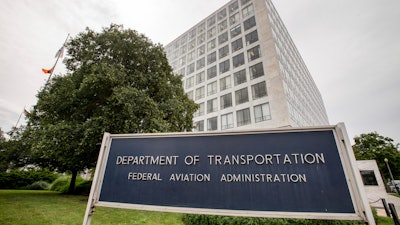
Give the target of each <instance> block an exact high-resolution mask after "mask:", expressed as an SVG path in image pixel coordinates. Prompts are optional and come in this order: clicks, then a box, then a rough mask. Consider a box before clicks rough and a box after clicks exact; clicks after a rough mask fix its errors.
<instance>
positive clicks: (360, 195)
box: [83, 123, 375, 225]
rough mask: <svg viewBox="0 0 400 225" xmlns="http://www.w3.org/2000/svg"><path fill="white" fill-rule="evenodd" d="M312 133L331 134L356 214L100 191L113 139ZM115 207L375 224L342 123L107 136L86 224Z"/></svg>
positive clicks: (84, 222)
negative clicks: (185, 202) (98, 211)
mask: <svg viewBox="0 0 400 225" xmlns="http://www.w3.org/2000/svg"><path fill="white" fill-rule="evenodd" d="M311 131H332V132H333V136H334V139H335V142H336V146H337V150H338V154H339V157H340V160H341V165H342V167H343V170H344V175H345V179H346V182H347V186H348V190H349V193H350V196H351V201H352V204H353V207H354V211H355V212H354V213H320V212H279V211H251V210H231V209H212V208H189V207H172V206H157V205H142V204H130V203H122V202H107V201H101V200H100V194H101V188H102V185H103V181H104V175H105V172H106V164H107V161H108V158H109V153H110V148H111V142H112V140H113V139H126V138H159V137H190V136H218V135H243V134H259V133H271V134H272V133H290V132H296V133H297V132H311ZM96 206H100V207H113V208H124V209H136V210H148V211H161V212H178V213H189V214H209V215H225V216H245V217H265V218H299V219H300V218H301V219H327V220H333V219H336V220H361V221H364V222H366V223H367V224H371V225H375V221H374V219H373V215H372V211H371V208H370V207H369V205H368V201H367V197H366V194H365V190H364V186H363V183H362V179H361V175H360V173H359V171H358V168H357V166H356V160H355V157H354V153H353V150H352V148H351V144H350V141H349V138H348V135H347V131H346V129H345V126H344V124H343V123H339V124H337V125H335V126H319V127H307V128H283V129H281V128H278V129H262V130H261V129H259V130H245V131H243V130H242V131H229V132H185V133H155V134H109V133H105V134H104V136H103V141H102V144H101V148H100V153H99V158H98V161H97V165H96V170H95V174H94V178H93V183H92V187H91V191H90V195H89V199H88V203H87V207H86V211H85V216H84V220H83V225H89V224H90V222H91V219H92V215H93V212H94V208H95V207H96Z"/></svg>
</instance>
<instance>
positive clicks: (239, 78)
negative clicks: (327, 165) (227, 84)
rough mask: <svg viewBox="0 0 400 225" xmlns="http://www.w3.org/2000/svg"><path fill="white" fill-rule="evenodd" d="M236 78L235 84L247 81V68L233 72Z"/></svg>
mask: <svg viewBox="0 0 400 225" xmlns="http://www.w3.org/2000/svg"><path fill="white" fill-rule="evenodd" d="M233 77H234V80H235V85H239V84H242V83H245V82H246V81H247V78H246V70H245V69H243V70H240V71H238V72H236V73H234V74H233Z"/></svg>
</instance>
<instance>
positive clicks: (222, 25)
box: [218, 20, 228, 32]
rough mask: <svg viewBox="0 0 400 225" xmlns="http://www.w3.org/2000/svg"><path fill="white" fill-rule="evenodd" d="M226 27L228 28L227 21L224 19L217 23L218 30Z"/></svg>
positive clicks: (220, 30)
mask: <svg viewBox="0 0 400 225" xmlns="http://www.w3.org/2000/svg"><path fill="white" fill-rule="evenodd" d="M226 28H228V22H227V21H226V20H224V21H222V22H221V23H219V24H218V32H222V31H224V30H225V29H226Z"/></svg>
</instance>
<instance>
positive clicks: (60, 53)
mask: <svg viewBox="0 0 400 225" xmlns="http://www.w3.org/2000/svg"><path fill="white" fill-rule="evenodd" d="M63 55H64V46H62V47H61V48H60V49H59V50H58V51H57V53H56V57H55V58H58V57H60V58H62V57H63Z"/></svg>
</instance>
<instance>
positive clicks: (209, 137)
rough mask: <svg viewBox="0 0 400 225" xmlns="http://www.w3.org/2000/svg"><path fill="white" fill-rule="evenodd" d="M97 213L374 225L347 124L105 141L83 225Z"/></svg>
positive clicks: (107, 138)
mask: <svg viewBox="0 0 400 225" xmlns="http://www.w3.org/2000/svg"><path fill="white" fill-rule="evenodd" d="M95 206H105V207H117V208H128V209H139V210H153V211H164V212H181V213H196V214H213V215H230V216H251V217H276V218H305V219H339V220H363V221H366V222H369V224H372V225H374V224H375V223H374V221H373V218H372V212H371V209H370V208H369V206H368V202H367V200H366V196H365V193H364V190H363V186H362V182H361V178H360V175H359V173H358V170H357V168H356V166H355V158H354V155H353V152H352V149H351V146H350V143H349V141H348V138H347V133H346V130H345V128H344V125H343V124H339V125H337V126H325V127H314V128H305V129H303V128H301V129H277V130H257V131H246V132H223V133H172V134H171V133H170V134H127V135H114V134H105V135H104V138H103V143H102V147H101V152H100V155H99V160H98V163H97V168H96V174H95V177H94V181H93V184H92V189H91V193H90V196H89V200H88V205H87V209H86V213H85V218H84V222H83V224H84V225H87V224H90V218H91V215H92V212H93V208H94V207H95Z"/></svg>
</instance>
